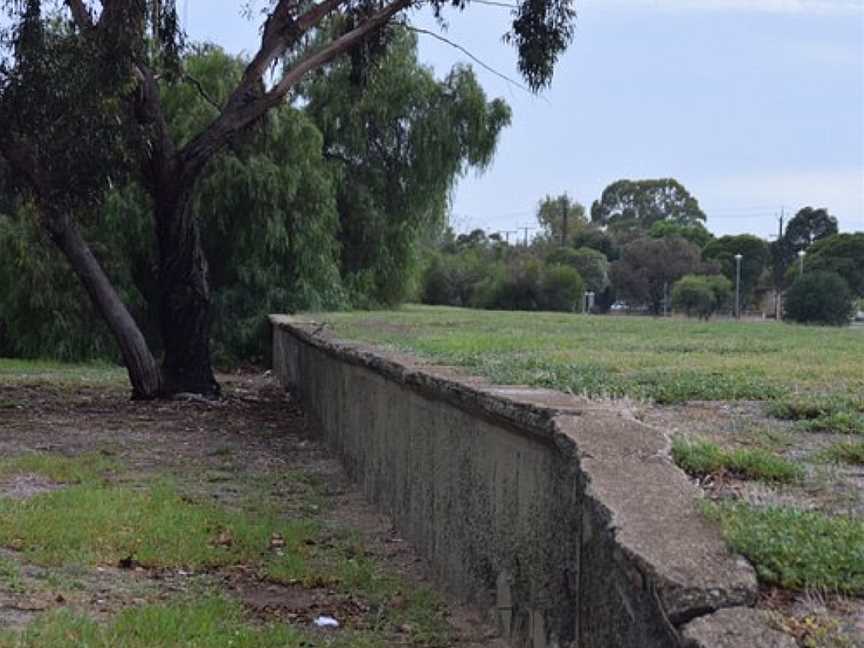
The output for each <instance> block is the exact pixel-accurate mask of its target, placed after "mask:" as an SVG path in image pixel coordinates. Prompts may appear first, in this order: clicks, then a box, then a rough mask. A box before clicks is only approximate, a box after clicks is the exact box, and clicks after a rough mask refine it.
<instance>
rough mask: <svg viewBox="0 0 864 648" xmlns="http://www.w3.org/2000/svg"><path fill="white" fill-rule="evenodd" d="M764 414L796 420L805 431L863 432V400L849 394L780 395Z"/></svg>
mask: <svg viewBox="0 0 864 648" xmlns="http://www.w3.org/2000/svg"><path fill="white" fill-rule="evenodd" d="M768 414H769V415H771V416H773V417H775V418H779V419H784V420H791V421H797V422H798V423H797V425H798V427H799V429H801V430H804V431H807V432H835V433H839V434H864V399H862V398H861V397H860V396H852V395H827V396H826V395H816V396H813V395H809V396H803V397H802V396H800V395H798V396H794V397H791V398H784V399H781V400H779V401H776V402H774V403H772V404H771V405H770V406H769V407H768Z"/></svg>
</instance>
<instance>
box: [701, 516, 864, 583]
mask: <svg viewBox="0 0 864 648" xmlns="http://www.w3.org/2000/svg"><path fill="white" fill-rule="evenodd" d="M705 510H706V513H707V515H708V516H709V517H710V518H712V519H714V520H716V521H718V522H719V523H720V526H721V527H722V529H723V533H724V535H725V537H726V540H727V542H729V544H730V546H731V548H732V550H733V551H737V552H738V553H741V554H743V555H744V556H746V557H747V558H748V559H749V560H750V561H751V562H752V563H753V565H754V567H755V568H756V572H757V574H758V575H759V578H760V579H761V580H762V581H764V582H766V583H769V584H773V585H779V586H781V587H785V588H790V589H805V588H806V589H811V588H825V589H828V590H831V591H837V592H841V593H844V594H851V595H856V594H861V593H864V551H862V548H864V521H862V520H860V519H856V518H853V517H841V516H836V517H831V516H828V515H825V514H822V513H818V512H815V511H801V510H797V509H794V508H784V507H766V508H756V507H752V506H748V505H746V504H713V503H708V504H706V505H705Z"/></svg>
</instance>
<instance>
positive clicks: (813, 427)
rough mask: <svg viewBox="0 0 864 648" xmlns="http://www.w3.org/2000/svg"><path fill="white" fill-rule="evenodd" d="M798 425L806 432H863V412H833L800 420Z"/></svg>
mask: <svg viewBox="0 0 864 648" xmlns="http://www.w3.org/2000/svg"><path fill="white" fill-rule="evenodd" d="M798 427H800V428H801V429H802V430H805V431H807V432H834V433H837V434H864V414H858V413H856V412H835V413H833V414H830V415H828V416H820V417H818V418H814V419H810V420H807V421H800V422H799V423H798Z"/></svg>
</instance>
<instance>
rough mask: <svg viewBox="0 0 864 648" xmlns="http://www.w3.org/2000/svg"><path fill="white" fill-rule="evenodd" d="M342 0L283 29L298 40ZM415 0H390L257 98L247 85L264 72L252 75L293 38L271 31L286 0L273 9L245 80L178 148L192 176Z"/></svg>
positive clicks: (321, 5) (327, 3)
mask: <svg viewBox="0 0 864 648" xmlns="http://www.w3.org/2000/svg"><path fill="white" fill-rule="evenodd" d="M343 2H345V0H323V1H322V2H320V3H319V4H317V5H315V6H314V7H312V9H310V10H309V11H307V12H306V13H305V14H303V15H302V16H301V17H300V18H298V19H297V20H296V21H294V22H293V23H291V24H290V25H289V24H288V23H287V22H286V23H283V26H282V28H283V29H290V30H291V35H290V38H291V39H293V40H297V39H299V38H300V36H302V35H303V33H305V32H306V31H308V30H309V29H311V28H312V27H314V26H315V25H316V24H317V23H318V22H320V21H321V19H322V18H324V16H325V15H326V14H327V13H328V12H330V11H332V10H333V9H335V8H337V7H338V6H339V5H340V4H342V3H343ZM412 2H414V0H393V2H391V3H390V4H389V5H387V6H385V7H384V8H383V9H381V10H380V11H378V12H377V13H376V14H374V15H373V16H371V17H370V18H368V19H367V20H365V21H364V22H363V23H362V24H360V25H358V26H357V27H355V28H354V29H353V30H351V31H349V32H347V33H345V34H343V35H342V36H340V37H339V38H337V39H335V40H333V41H332V42H330V43H329V44H328V45H327V46H325V47H323V48H322V49H321V50H319V51H318V52H316V53H314V54H311V55H310V56H307V57H306V58H305V59H303V60H301V61H299V62H298V63H297V64H296V65H294V67H293V68H291V69H290V70H289V71H287V72H286V73H285V74H284V75H283V77H282V78H281V79H280V80H279V82H278V83H277V84H276V86H275V87H273V88H272V89H271V90H270V91H269V92H266V93H265V94H264V95H259V96H257V97H256V96H255V95H254V89H255V86H254V85H249V84H250V83H254V84H257V83H260V80H261V77H260V76H258V77H255V76H254V74H257V73H258V70H260V73H261V75H263V73H264V70H265V69H266V64H264V62H265V61H270V62H272V61H274V60H276V58H277V57H278V56H280V55H282V54H283V53H284V51H285V49H286V48H287V46H288V45H289V44H290V42H293V41H290V42H289V41H288V40H285V38H286V36H285V34H284V33H279V34H277V35H276V36H274V35H273V34H276V32H275V31H273V30H275V29H277V28H276V27H274V26H273V25H274V24H275V23H273V22H271V21H273V20H274V17H275V16H276V13H277V12H278V11H279V10H280V8H282V7H283V4H286V3H283V2H280V3H279V5H278V6H277V9H276V11H274V14H273V15H272V16H271V17H270V18H269V19H268V21H267V24H266V25H265V29H264V36H263V37H262V49H261V51H259V52H258V54H257V55H256V56H255V59H254V60H253V62H252V63H251V64H250V65H249V67H248V68H247V70H246V72H245V73H244V78H243V80H242V81H241V82H240V85H239V86H238V87H237V89H236V90H235V91H234V92H233V93H232V97H231V99H230V100H229V101H228V105H227V106H226V107H225V110H224V111H223V112H222V114H221V115H219V117H217V118H216V119H215V120H214V121H213V122H212V123H211V124H210V126H208V127H207V129H206V130H205V131H203V132H202V133H200V134H199V135H198V136H197V137H196V138H195V139H193V140H192V141H191V142H189V144H187V145H186V147H184V149H183V150H182V151H181V152H180V155H181V157H182V158H183V162H184V166H185V167H186V170H187V172H188V173H189V174H191V175H192V176H194V175H195V174H197V173H198V172H199V171H200V169H201V168H203V166H204V165H205V164H206V163H207V160H209V159H210V157H211V156H212V155H213V154H214V153H215V152H216V151H217V150H218V149H219V148H220V147H222V146H223V145H224V144H225V142H226V141H227V140H228V138H229V137H230V136H231V135H232V134H233V133H236V132H237V131H238V130H241V129H242V128H245V127H246V126H248V125H249V124H251V123H252V122H254V121H255V120H256V119H259V118H260V117H261V116H262V115H264V114H265V113H266V112H267V111H268V110H270V109H271V108H272V107H274V106H276V105H277V104H278V103H279V102H280V101H282V100H283V99H284V98H285V96H286V95H287V94H288V91H289V90H290V89H291V88H292V87H293V86H294V85H296V84H297V83H298V82H299V81H300V80H301V79H302V78H303V77H304V76H305V75H306V74H307V73H308V72H310V71H312V70H314V69H317V68H319V67H321V66H323V65H326V64H327V63H329V62H330V61H332V60H333V59H334V58H336V57H337V56H339V55H340V54H343V53H345V52H346V51H348V50H349V49H351V48H352V47H354V46H355V45H356V44H357V43H359V42H360V41H362V40H363V39H364V38H365V37H366V36H368V35H369V34H370V33H372V32H373V31H375V30H377V29H380V28H381V27H383V26H384V24H386V23H387V21H388V20H390V18H392V17H393V16H394V15H395V14H397V13H398V12H400V11H402V10H403V9H405V8H406V7H408V6H409V5H410V4H412ZM273 39H281V46H280V47H279V48H277V47H276V46H275V45H274V44H273ZM267 48H270V49H269V50H268V52H269V53H267V52H265V49H267ZM262 66H263V67H262Z"/></svg>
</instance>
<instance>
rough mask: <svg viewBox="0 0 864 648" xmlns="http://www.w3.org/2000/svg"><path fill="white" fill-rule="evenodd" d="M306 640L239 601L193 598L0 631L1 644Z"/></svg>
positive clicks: (244, 646)
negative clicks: (260, 620)
mask: <svg viewBox="0 0 864 648" xmlns="http://www.w3.org/2000/svg"><path fill="white" fill-rule="evenodd" d="M306 645H310V644H308V643H306V642H305V641H304V638H303V636H302V634H301V633H300V632H299V631H297V630H295V629H292V628H290V627H288V626H286V625H267V626H256V625H253V624H251V623H250V622H249V621H248V620H247V619H246V618H245V617H244V614H243V609H242V607H241V606H240V604H239V603H234V602H229V601H227V600H226V599H224V598H221V597H215V596H207V597H205V598H203V599H201V600H197V601H194V602H193V601H187V602H177V603H171V604H163V605H147V606H142V607H137V608H130V609H126V610H124V611H123V612H121V613H120V614H119V615H118V616H117V617H116V618H114V619H112V620H111V621H110V622H108V623H106V624H97V623H96V622H94V621H92V620H90V619H87V618H86V617H79V616H75V615H73V614H72V613H70V612H69V611H67V610H61V611H59V612H55V613H52V614H49V615H47V616H45V617H42V618H41V619H39V620H38V621H36V622H35V623H33V624H32V625H31V626H30V627H28V628H27V629H26V630H25V631H24V632H22V633H20V634H12V633H5V634H0V648H43V647H47V646H50V647H51V648H82V647H85V646H86V647H87V648H165V647H168V646H188V647H194V648H295V647H296V648H299V647H300V646H306Z"/></svg>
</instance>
